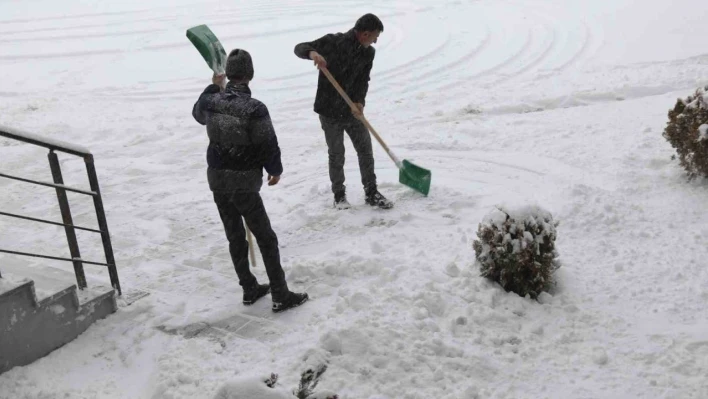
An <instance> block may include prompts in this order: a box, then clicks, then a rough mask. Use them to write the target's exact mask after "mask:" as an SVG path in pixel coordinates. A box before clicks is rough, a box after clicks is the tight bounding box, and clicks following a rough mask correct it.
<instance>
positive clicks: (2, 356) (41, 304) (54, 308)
mask: <svg viewBox="0 0 708 399" xmlns="http://www.w3.org/2000/svg"><path fill="white" fill-rule="evenodd" d="M13 269H14V270H13V272H12V273H10V272H8V271H7V268H6V267H3V265H0V270H2V278H0V374H1V373H3V372H5V371H7V370H10V369H11V368H13V367H15V366H24V365H27V364H30V363H32V362H33V361H35V360H37V359H39V358H41V357H43V356H46V355H47V354H49V353H50V352H52V351H53V350H55V349H57V348H59V347H61V346H63V345H64V344H66V343H68V342H71V341H72V340H74V339H75V338H76V337H77V336H79V335H80V334H81V333H83V332H84V331H86V329H87V328H88V327H89V326H90V325H91V324H93V323H94V322H95V321H96V320H99V319H102V318H105V317H106V316H108V315H110V314H111V313H114V312H115V311H116V309H117V305H116V299H115V294H114V290H113V289H112V288H110V287H105V286H92V287H91V288H90V289H84V290H78V289H77V288H76V285H75V284H72V283H69V282H67V281H66V279H65V277H66V275H64V274H56V273H54V272H52V271H51V270H49V269H51V268H46V269H47V270H43V271H42V270H38V269H36V268H35V269H32V270H24V271H25V273H22V274H21V275H20V274H17V270H16V269H15V268H13ZM71 275H72V276H73V274H71ZM27 276H31V278H28V277H27Z"/></svg>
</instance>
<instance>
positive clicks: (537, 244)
mask: <svg viewBox="0 0 708 399" xmlns="http://www.w3.org/2000/svg"><path fill="white" fill-rule="evenodd" d="M557 226H558V223H557V222H554V221H553V216H552V215H551V214H550V213H549V212H548V211H545V210H543V209H541V208H539V207H535V206H533V207H525V208H520V209H515V210H510V209H504V208H502V207H499V208H497V209H496V210H494V211H493V212H491V213H490V214H488V215H487V216H486V217H485V218H484V221H483V222H482V223H480V224H479V228H478V230H477V238H478V239H477V240H475V241H474V242H473V244H472V246H473V248H474V251H475V255H476V258H477V262H478V263H479V266H480V269H481V272H482V273H481V274H482V276H484V277H486V278H488V279H490V280H493V281H496V282H498V283H499V284H501V286H502V287H503V288H504V289H505V290H506V291H513V292H515V293H517V294H519V295H521V296H526V295H529V296H530V297H531V298H534V299H535V298H537V297H538V295H539V294H540V293H541V292H543V291H547V290H548V289H549V288H550V287H551V286H552V285H553V284H554V280H553V272H555V271H556V270H557V269H558V268H559V267H560V262H559V261H558V259H557V257H558V252H557V251H556V245H555V241H556V227H557Z"/></svg>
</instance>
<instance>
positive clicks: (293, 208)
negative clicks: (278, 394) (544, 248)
mask: <svg viewBox="0 0 708 399" xmlns="http://www.w3.org/2000/svg"><path fill="white" fill-rule="evenodd" d="M366 12H373V13H376V14H378V15H379V16H380V17H381V18H382V20H383V22H384V24H385V32H384V33H383V34H382V35H381V38H380V40H379V44H378V45H377V57H376V60H375V64H374V69H373V74H372V81H371V89H370V92H369V97H368V99H367V107H366V114H367V116H368V118H369V120H370V122H371V123H372V125H374V126H375V127H376V129H377V130H378V131H379V132H380V133H381V134H382V135H383V137H384V138H385V139H386V140H387V141H388V144H389V145H390V146H391V147H392V149H393V150H394V151H395V152H396V153H397V154H398V155H399V156H400V157H401V158H406V159H409V160H411V161H413V162H415V163H417V164H420V165H421V166H424V167H427V168H429V169H431V170H432V171H433V184H432V190H431V193H430V195H429V197H427V198H426V197H421V196H420V195H418V194H416V193H415V192H413V191H411V190H410V189H408V188H406V187H404V186H401V185H399V184H398V183H397V170H396V168H395V166H394V164H393V163H392V162H391V161H390V160H389V159H388V158H387V156H386V154H385V153H384V152H383V151H382V150H381V148H380V147H379V146H378V145H377V144H376V143H375V144H374V145H375V156H376V161H377V174H378V176H379V180H380V189H381V191H382V192H383V193H384V194H385V195H387V196H388V197H390V198H391V199H393V200H394V201H395V202H396V207H395V208H394V209H392V210H390V211H378V210H372V209H369V208H367V207H366V206H365V205H364V204H363V193H362V192H361V190H360V183H359V173H358V168H357V164H356V157H355V155H354V151H353V148H352V147H351V145H350V143H349V141H347V154H348V159H347V164H346V172H347V177H348V188H349V195H350V201H351V202H353V203H354V205H355V206H354V208H353V209H351V210H349V211H336V210H334V209H332V208H331V206H330V205H331V193H330V191H329V179H328V175H327V166H326V165H327V156H326V145H325V142H324V137H323V133H322V131H321V129H320V127H319V122H318V120H317V117H316V115H315V114H314V113H313V112H312V102H313V98H314V93H315V86H316V79H317V72H316V70H315V69H314V67H313V66H312V64H311V63H309V62H306V61H303V60H300V59H297V58H296V57H295V56H294V54H293V52H292V50H293V47H294V45H295V44H297V43H298V42H301V41H305V40H312V39H315V38H317V37H319V36H321V35H323V34H325V33H328V32H337V31H344V30H346V29H348V28H349V27H351V25H352V24H353V22H354V21H355V19H356V18H357V17H358V16H360V15H361V14H364V13H366ZM707 12H708V7H707V6H706V3H705V2H704V1H701V0H674V1H672V2H668V1H659V0H645V1H629V0H614V1H593V2H590V1H583V0H546V1H541V0H508V1H501V0H479V1H464V0H463V1H460V0H457V1H443V0H420V1H388V2H375V1H369V0H357V1H324V0H300V1H298V2H290V1H285V0H274V1H261V2H256V1H234V2H215V1H203V2H197V1H194V0H178V1H167V0H157V1H149V2H147V1H135V0H129V1H122V2H120V3H119V2H99V1H78V0H65V1H50V0H37V1H24V2H18V1H5V2H0V22H2V24H0V32H2V35H0V71H1V72H2V78H1V79H0V124H1V125H7V126H12V127H14V128H17V129H22V130H27V131H30V132H34V133H37V134H43V135H45V136H47V137H50V138H52V139H56V140H62V141H66V142H71V143H75V144H77V145H82V146H84V147H87V148H89V149H90V150H91V151H92V153H93V154H94V156H95V157H96V161H97V169H98V174H99V180H100V182H101V189H102V194H103V196H104V203H105V207H106V210H107V217H108V223H109V228H110V231H111V236H112V238H113V245H114V248H115V252H116V260H117V263H118V267H119V269H118V270H119V275H120V278H121V283H122V286H123V288H124V290H125V291H126V292H128V291H129V290H143V291H148V292H149V293H150V295H149V296H148V297H145V298H143V299H140V300H139V301H137V302H135V303H133V304H132V305H130V306H124V307H121V308H120V310H119V311H118V312H117V313H116V314H115V315H113V316H111V317H109V318H108V319H106V320H103V321H100V322H98V323H96V324H95V325H94V326H93V327H91V328H90V329H89V330H88V331H87V332H86V333H84V334H83V335H82V336H80V337H79V338H78V339H77V340H75V341H74V342H72V343H70V344H68V345H66V346H65V347H63V348H61V349H59V350H57V351H55V352H53V353H52V354H51V355H49V356H47V357H46V358H43V359H41V360H39V361H37V362H35V363H34V364H32V365H29V366H27V367H18V368H15V369H13V370H11V371H10V372H7V373H5V374H3V375H1V376H0V397H2V398H64V397H69V398H175V399H176V398H213V397H215V396H216V395H217V393H220V394H222V395H225V393H228V392H229V389H232V388H233V387H234V385H233V384H231V385H226V384H228V383H229V382H230V381H232V380H233V379H234V378H236V379H241V380H240V381H252V380H253V378H260V377H261V376H266V377H267V376H269V375H270V373H277V374H278V375H279V382H278V386H279V387H280V388H281V391H285V392H287V391H289V390H291V389H293V388H295V387H296V386H297V383H298V380H299V377H300V373H301V372H302V371H304V369H305V367H306V366H307V365H311V364H317V363H320V362H325V361H328V362H329V368H328V370H327V371H326V373H325V374H324V376H323V378H322V380H321V382H320V385H319V386H318V388H321V389H323V390H329V391H334V392H338V393H339V395H340V397H341V398H351V399H354V398H368V399H383V398H387V399H397V398H405V399H413V398H441V399H453V398H454V399H469V398H706V397H708V377H706V376H708V321H707V320H708V305H707V303H708V267H707V266H708V245H706V242H707V241H708V201H706V198H707V197H708V185H707V184H706V183H705V181H694V182H691V183H689V182H686V179H685V178H684V175H683V171H682V170H681V169H680V167H679V166H678V165H677V162H674V161H671V155H672V153H673V150H672V149H671V147H670V146H669V144H668V143H667V142H666V141H665V140H664V139H663V138H662V137H661V132H662V130H663V127H664V126H665V123H666V121H667V111H668V110H669V108H671V107H672V106H673V104H674V102H675V100H676V98H677V97H684V96H686V95H688V94H691V93H692V92H693V90H695V88H696V87H698V86H699V85H705V84H708V49H707V47H706V44H705V43H706V40H705V38H706V37H707V35H708V24H706V23H705V21H706V14H707ZM202 23H206V24H208V25H209V26H210V27H211V28H212V30H214V32H215V33H216V34H217V35H218V36H219V38H220V39H221V41H222V43H223V44H224V46H225V47H226V48H227V49H231V48H234V47H242V48H246V49H248V50H249V51H250V52H251V53H252V55H253V57H254V62H255V68H256V78H255V80H254V81H253V83H252V89H253V93H254V97H256V98H258V99H260V100H262V101H264V102H265V103H266V104H267V105H268V107H269V109H270V111H271V114H272V116H273V120H274V124H275V127H276V131H277V133H278V136H279V140H280V144H281V148H282V150H283V163H284V167H285V173H284V174H283V179H282V181H281V183H280V184H279V185H277V186H275V187H267V186H266V187H264V188H263V191H262V194H263V198H264V201H265V203H266V207H267V209H268V211H269V214H270V216H271V220H272V223H273V226H274V229H275V230H276V232H277V233H278V237H279V239H280V243H281V247H282V248H281V253H282V256H283V264H284V268H285V270H286V274H287V278H288V281H289V283H290V285H291V288H292V289H294V290H307V292H308V293H309V294H310V296H311V301H310V302H308V303H307V304H305V305H303V306H302V307H301V308H298V309H297V310H294V311H289V312H286V313H283V314H279V315H277V316H275V315H272V314H271V312H270V310H269V307H270V301H269V300H268V299H265V300H262V301H261V302H259V303H258V304H256V305H255V306H253V307H250V308H246V307H244V306H243V305H241V303H240V302H241V290H240V287H239V286H238V282H237V280H236V275H235V273H234V271H233V267H232V265H231V263H230V260H229V255H228V248H227V244H226V241H225V237H224V234H223V230H222V227H221V222H220V220H219V217H218V213H217V211H216V207H215V205H214V204H213V201H212V197H211V194H210V192H209V190H208V187H207V183H206V173H205V148H206V145H207V138H206V135H205V132H204V128H203V127H202V126H200V125H198V124H197V123H196V122H195V121H194V120H193V119H192V117H191V107H192V105H193V103H194V101H195V100H196V98H197V96H198V95H199V93H200V92H201V90H202V89H203V88H204V87H205V86H206V85H207V84H208V83H209V81H210V76H211V74H210V71H209V70H208V69H207V67H206V64H205V63H204V61H203V60H202V59H201V58H200V57H199V55H198V53H197V52H196V50H195V49H194V48H193V47H192V46H191V44H190V43H189V41H188V40H187V39H186V37H185V30H186V29H187V28H189V27H191V26H194V25H198V24H202ZM0 159H1V162H0V171H2V172H5V173H14V174H21V175H23V176H28V177H36V178H38V179H41V180H49V176H51V175H50V174H49V172H48V166H47V165H46V151H44V150H41V149H36V148H32V147H30V146H26V145H18V144H17V143H14V142H10V141H8V140H0ZM61 159H62V167H63V168H64V177H65V181H66V182H67V184H76V185H79V186H82V187H88V184H87V182H86V177H85V172H84V169H83V164H82V162H81V160H78V159H75V158H73V157H69V156H64V157H62V158H61ZM0 192H2V196H1V197H0V210H2V211H9V212H16V213H22V214H29V215H32V216H36V217H46V218H55V219H58V210H57V206H56V199H55V197H54V193H53V191H52V190H51V189H46V188H41V187H38V188H33V187H28V186H26V185H24V184H16V183H15V182H13V181H9V180H0ZM70 200H71V201H72V207H73V209H74V211H75V220H77V221H78V222H81V223H83V224H89V225H91V224H94V223H95V220H94V217H93V216H92V204H91V202H90V201H89V200H87V199H86V198H82V197H81V196H79V195H70ZM500 202H513V203H518V204H521V205H526V204H537V205H540V206H542V207H543V208H545V209H547V210H549V211H551V212H552V213H553V216H554V219H556V220H559V221H560V225H559V227H558V241H557V248H558V250H559V252H560V255H561V257H560V259H561V260H562V262H563V267H562V268H561V269H560V270H559V271H558V272H557V273H556V277H557V280H558V286H557V288H556V290H555V291H554V292H553V293H552V294H551V295H544V296H543V297H542V298H541V300H540V301H539V302H536V301H531V300H527V299H524V298H520V297H518V296H516V295H514V294H508V293H505V292H504V291H503V290H502V289H501V288H500V287H499V286H496V285H494V284H491V283H489V282H487V281H485V280H484V279H482V278H480V277H478V274H479V273H478V269H477V267H476V266H475V265H474V252H473V250H472V245H471V243H472V240H474V238H475V232H476V229H477V225H478V223H479V222H480V221H481V220H482V219H483V217H484V216H485V215H486V214H487V213H488V212H489V211H491V210H493V209H494V206H495V205H496V204H498V203H500ZM79 238H80V240H81V244H82V247H81V249H82V255H84V258H87V259H99V260H100V259H101V255H102V252H101V245H100V240H99V239H98V238H97V237H93V236H92V235H90V234H89V233H86V234H84V233H80V234H79ZM0 248H12V249H18V250H24V251H41V252H43V253H49V254H54V255H61V254H64V255H68V250H67V249H66V244H65V238H64V236H63V231H62V230H61V229H60V228H46V227H44V226H41V227H38V226H35V225H34V224H30V223H24V222H18V221H17V220H12V219H7V218H2V219H0ZM26 262H28V261H27V260H26V259H18V258H16V257H11V256H5V255H0V269H2V268H3V265H6V266H12V265H17V264H20V263H21V265H22V267H30V270H32V269H35V270H39V269H37V268H39V267H40V264H41V265H43V267H46V266H47V265H49V266H51V267H56V268H62V269H63V270H66V271H67V273H68V272H69V271H70V270H71V267H70V265H66V264H56V265H55V264H53V263H51V262H50V263H46V262H42V263H39V262H35V261H30V263H29V265H28V264H27V263H26ZM15 267H17V266H15ZM3 271H4V269H3ZM254 271H255V273H256V275H257V276H258V277H259V279H260V280H261V281H266V276H265V272H264V269H263V267H262V262H259V266H258V267H257V268H255V269H254ZM87 272H88V273H89V275H90V278H91V281H92V282H98V283H103V284H105V283H107V281H108V276H107V273H105V271H104V270H102V269H100V268H95V267H90V266H87ZM236 322H239V323H245V322H248V323H247V324H245V326H244V327H243V328H241V329H240V330H238V331H237V332H233V331H234V330H235V329H233V328H231V329H229V328H227V327H229V323H236ZM237 381H239V380H237ZM246 385H247V384H246ZM222 388H223V390H222V391H220V389H222Z"/></svg>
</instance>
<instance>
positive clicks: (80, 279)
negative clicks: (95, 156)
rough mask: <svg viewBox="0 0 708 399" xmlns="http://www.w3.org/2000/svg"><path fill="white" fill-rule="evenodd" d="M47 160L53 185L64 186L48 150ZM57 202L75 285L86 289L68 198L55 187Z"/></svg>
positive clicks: (54, 156) (59, 172)
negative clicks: (72, 266)
mask: <svg viewBox="0 0 708 399" xmlns="http://www.w3.org/2000/svg"><path fill="white" fill-rule="evenodd" d="M47 157H48V158H49V167H50V168H51V170H52V177H53V178H54V184H60V185H63V184H64V178H63V177H62V175H61V167H60V166H59V158H58V157H57V154H55V153H54V150H50V151H49V154H48V155H47ZM56 192H57V200H59V210H60V211H61V218H62V220H63V222H64V224H65V225H67V226H64V231H65V232H66V239H67V241H68V242H69V251H70V252H71V258H72V263H73V264H74V273H75V274H76V283H77V284H78V286H79V288H80V289H84V288H86V275H85V274H84V265H83V263H82V262H81V252H80V251H79V242H78V240H77V239H76V232H75V231H74V228H73V226H74V221H73V220H72V218H71V208H69V198H68V197H67V195H66V190H64V189H63V188H60V187H56Z"/></svg>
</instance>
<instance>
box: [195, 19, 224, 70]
mask: <svg viewBox="0 0 708 399" xmlns="http://www.w3.org/2000/svg"><path fill="white" fill-rule="evenodd" d="M187 38H188V39H189V41H191V42H192V44H193V45H194V47H196V48H197V50H199V53H200V54H201V55H202V57H203V58H204V61H206V63H207V65H209V68H211V70H212V71H214V73H215V74H217V75H221V74H223V73H224V70H225V68H226V51H224V47H223V46H222V45H221V43H220V42H219V39H217V38H216V35H215V34H214V33H213V32H212V31H211V29H209V27H208V26H206V25H199V26H195V27H193V28H189V29H187Z"/></svg>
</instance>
